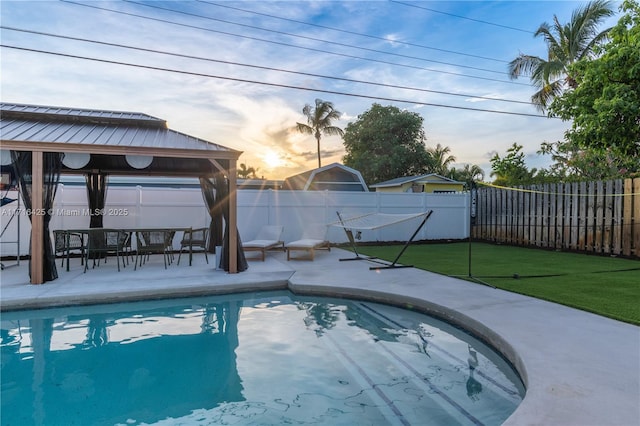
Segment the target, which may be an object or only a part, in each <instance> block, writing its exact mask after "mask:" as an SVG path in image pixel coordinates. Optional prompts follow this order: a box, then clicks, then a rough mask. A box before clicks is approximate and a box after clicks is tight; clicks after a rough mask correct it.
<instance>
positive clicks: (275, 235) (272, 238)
mask: <svg viewBox="0 0 640 426" xmlns="http://www.w3.org/2000/svg"><path fill="white" fill-rule="evenodd" d="M283 231H284V227H283V226H280V225H265V226H263V227H262V229H260V231H259V232H258V235H257V236H256V238H255V239H253V240H251V241H247V242H246V243H242V248H243V249H244V251H245V252H247V251H258V252H260V254H261V257H260V260H262V261H263V262H264V258H265V253H266V252H267V250H273V249H275V248H281V249H282V250H284V241H282V240H281V238H282V232H283Z"/></svg>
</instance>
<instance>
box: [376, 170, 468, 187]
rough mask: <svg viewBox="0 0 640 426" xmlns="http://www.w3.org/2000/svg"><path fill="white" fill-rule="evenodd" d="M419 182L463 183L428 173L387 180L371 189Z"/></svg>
mask: <svg viewBox="0 0 640 426" xmlns="http://www.w3.org/2000/svg"><path fill="white" fill-rule="evenodd" d="M419 181H424V182H425V183H426V182H429V183H460V184H462V183H463V182H458V181H457V180H453V179H450V178H448V177H444V176H442V175H439V174H437V173H428V174H426V175H419V176H403V177H399V178H395V179H391V180H387V181H384V182H379V183H376V184H374V185H371V188H390V187H394V186H402V185H404V184H405V183H411V182H419Z"/></svg>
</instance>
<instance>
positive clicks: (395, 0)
mask: <svg viewBox="0 0 640 426" xmlns="http://www.w3.org/2000/svg"><path fill="white" fill-rule="evenodd" d="M389 1H390V2H391V3H398V4H401V5H403V6H409V7H415V8H417V9H423V10H428V11H429V12H433V13H440V14H442V15H447V16H452V17H454V18H460V19H466V20H467V21H473V22H479V23H481V24H486V25H493V26H494V27H500V28H506V29H508V30H514V31H520V32H523V33H528V34H534V32H533V31H529V30H523V29H522V28H516V27H510V26H508V25H502V24H496V23H494V22H489V21H483V20H482V19H474V18H469V17H467V16H462V15H456V14H454V13H448V12H442V11H440V10H435V9H431V8H429V7H424V6H418V5H417V4H414V3H405V2H402V1H397V0H389Z"/></svg>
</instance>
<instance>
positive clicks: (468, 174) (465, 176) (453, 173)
mask: <svg viewBox="0 0 640 426" xmlns="http://www.w3.org/2000/svg"><path fill="white" fill-rule="evenodd" d="M449 177H450V178H451V179H454V180H457V181H461V182H464V183H465V186H466V187H467V188H471V182H478V181H483V180H484V170H482V168H481V167H480V166H478V165H476V164H465V165H464V167H463V168H462V169H455V168H452V169H451V170H450V171H449Z"/></svg>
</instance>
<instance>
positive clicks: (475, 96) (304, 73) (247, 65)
mask: <svg viewBox="0 0 640 426" xmlns="http://www.w3.org/2000/svg"><path fill="white" fill-rule="evenodd" d="M0 29H4V30H9V31H17V32H22V33H28V34H36V35H42V36H46V37H55V38H61V39H65V40H73V41H81V42H85V43H93V44H99V45H103V46H111V47H118V48H123V49H130V50H136V51H141V52H149V53H156V54H160V55H167V56H175V57H179V58H185V59H195V60H199V61H207V62H215V63H220V64H226V65H236V66H241V67H247V68H255V69H261V70H266V71H276V72H282V73H288V74H296V75H303V76H307V77H317V78H324V79H330V80H338V81H346V82H349V83H359V84H367V85H371V86H379V87H388V88H393V89H403V90H412V91H417V92H427V93H436V94H440V95H447V96H460V97H464V98H477V99H485V100H490V101H498V102H511V103H518V104H525V105H530V104H531V102H528V101H518V100H513V99H501V98H491V97H488V96H478V95H468V94H463V93H452V92H445V91H440V90H430V89H422V88H418V87H410V86H400V85H395V84H386V83H376V82H371V81H364V80H356V79H351V78H344V77H335V76H330V75H323V74H314V73H308V72H302V71H293V70H287V69H282V68H274V67H266V66H261V65H252V64H244V63H241V62H233V61H226V60H222V59H213V58H205V57H201V56H193V55H187V54H183V53H175V52H167V51H164V50H156V49H148V48H144V47H136V46H129V45H125V44H120V43H111V42H106V41H100V40H91V39H87V38H81V37H73V36H66V35H61V34H53V33H46V32H42V31H33V30H27V29H23V28H15V27H7V26H4V25H0Z"/></svg>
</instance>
